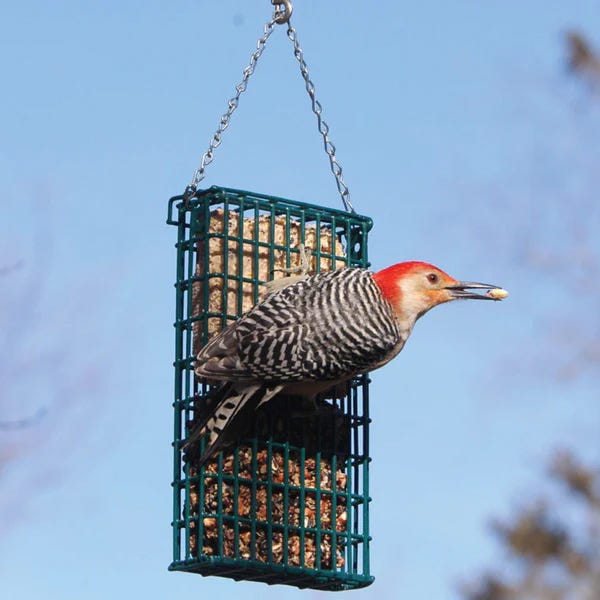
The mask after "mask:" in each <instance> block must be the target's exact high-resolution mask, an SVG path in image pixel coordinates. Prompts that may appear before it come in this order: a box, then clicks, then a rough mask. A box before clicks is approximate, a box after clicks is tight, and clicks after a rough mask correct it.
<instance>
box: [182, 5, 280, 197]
mask: <svg viewBox="0 0 600 600" xmlns="http://www.w3.org/2000/svg"><path fill="white" fill-rule="evenodd" d="M277 15H278V13H277V11H276V14H275V17H274V18H273V20H271V21H269V22H268V23H265V26H264V34H263V36H262V37H261V38H260V39H259V40H258V42H257V43H256V50H255V51H254V53H253V54H252V56H251V57H250V63H249V64H248V66H247V67H246V68H245V69H244V76H243V78H242V81H240V83H238V84H237V85H236V86H235V91H236V94H235V96H233V97H232V98H231V99H230V100H229V102H228V103H227V106H228V108H227V111H226V112H225V113H224V114H223V116H222V117H221V121H220V123H219V127H218V128H217V131H215V133H214V135H213V136H212V138H211V140H210V144H209V146H208V150H207V151H206V152H205V153H204V154H203V155H202V159H201V161H200V167H198V168H197V169H196V170H195V171H194V176H193V177H192V181H191V183H190V184H189V185H188V187H187V188H186V190H185V195H186V196H188V197H189V196H191V195H192V194H193V193H194V192H195V191H196V189H197V188H198V184H199V183H200V182H201V181H202V180H203V179H204V177H205V173H204V171H205V169H206V167H207V166H208V165H209V164H210V163H211V162H212V161H213V158H214V151H215V150H216V149H217V148H218V147H219V146H220V145H221V136H222V135H223V132H224V131H225V130H226V129H227V128H228V127H229V122H230V121H231V115H232V114H233V112H234V111H235V109H236V108H237V107H238V104H239V102H240V96H241V94H242V93H243V92H245V91H246V87H247V86H248V80H249V79H250V76H251V75H252V73H254V69H255V68H256V63H257V62H258V59H259V58H260V57H261V56H262V53H263V52H264V50H265V46H266V43H267V40H268V39H269V36H270V35H271V34H272V33H273V29H274V28H275V24H276V21H275V19H276V18H277Z"/></svg>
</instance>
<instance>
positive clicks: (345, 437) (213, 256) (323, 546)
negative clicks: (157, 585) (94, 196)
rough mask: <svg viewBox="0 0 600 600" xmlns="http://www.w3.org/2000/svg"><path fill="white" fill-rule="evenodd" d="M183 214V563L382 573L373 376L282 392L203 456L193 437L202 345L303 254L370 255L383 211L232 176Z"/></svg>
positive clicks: (239, 570) (244, 572)
mask: <svg viewBox="0 0 600 600" xmlns="http://www.w3.org/2000/svg"><path fill="white" fill-rule="evenodd" d="M168 223H169V224H171V225H175V226H177V231H178V234H177V245H176V247H177V281H176V283H175V288H176V307H177V308H176V320H175V339H176V345H175V353H176V354H175V363H174V365H175V402H174V408H175V433H174V436H175V439H174V444H173V446H174V453H175V462H174V475H173V493H174V495H173V498H174V512H173V562H172V564H171V565H170V569H171V570H174V571H189V572H193V573H199V574H201V575H219V576H223V577H229V578H233V579H236V580H242V579H243V580H252V581H261V582H265V583H269V584H274V583H280V584H288V585H294V586H297V587H300V588H313V589H319V590H346V589H353V588H360V587H364V586H367V585H369V584H370V583H371V582H372V581H373V577H372V576H371V575H370V570H369V541H370V537H369V500H370V498H369V472H368V466H369V460H370V459H369V410H368V400H369V395H368V384H369V379H368V376H366V375H363V376H360V377H357V378H355V379H353V380H351V381H350V382H348V383H347V384H344V386H343V388H342V389H340V387H339V386H338V387H337V388H335V389H332V390H330V391H329V392H326V393H324V394H321V395H320V396H319V398H318V400H317V401H316V403H312V404H311V405H310V406H304V405H302V402H301V401H299V400H298V398H292V397H287V396H279V397H277V398H276V399H274V400H272V401H271V402H269V403H267V404H266V405H265V407H263V408H260V409H259V410H258V411H256V413H255V416H253V417H252V422H249V423H247V427H248V429H247V430H246V431H245V432H242V433H241V434H240V437H239V439H238V440H237V442H236V444H235V446H231V447H226V448H225V449H223V450H222V451H221V452H220V453H218V454H217V455H215V456H214V457H213V458H211V459H210V460H209V461H208V462H206V463H205V464H204V465H203V466H199V465H198V464H197V462H195V461H197V454H194V453H193V452H190V451H186V450H184V449H183V446H184V444H185V441H186V439H187V437H188V436H189V435H190V433H191V432H192V431H193V430H194V424H195V423H196V422H197V421H198V420H199V419H200V418H201V415H202V414H203V413H204V411H205V410H206V409H207V395H208V394H209V392H210V390H211V386H210V385H209V383H208V382H207V381H204V380H202V379H199V378H198V377H197V376H196V375H195V374H194V358H195V356H196V354H197V352H198V350H199V348H201V347H202V346H203V345H204V344H206V343H207V341H208V340H209V339H210V338H211V336H213V335H214V334H215V333H217V332H218V331H220V330H221V329H222V328H223V327H226V326H227V324H228V323H230V322H231V321H232V320H235V319H236V318H237V317H239V316H240V315H241V314H242V313H244V312H245V311H246V310H248V309H249V308H250V307H251V306H252V305H253V304H255V303H256V302H258V301H259V300H260V298H261V295H262V294H263V293H264V285H263V284H264V283H265V282H266V281H268V280H270V279H272V278H274V277H275V278H278V277H284V276H285V275H284V273H283V272H282V271H281V270H282V269H288V270H289V269H290V268H292V269H293V268H294V267H296V266H298V265H299V264H300V259H301V248H302V247H304V248H306V249H307V250H308V249H310V251H311V252H310V270H311V271H312V272H319V271H325V270H330V269H336V268H340V267H344V266H352V267H367V266H368V265H369V263H368V257H367V239H368V233H369V230H370V229H371V226H372V222H371V220H370V219H369V218H368V217H364V216H359V215H357V214H356V213H353V212H345V211H340V210H334V209H328V208H323V207H320V206H315V205H312V204H306V203H304V202H295V201H292V200H285V199H282V198H276V197H272V196H266V195H261V194H254V193H249V192H244V191H239V190H232V189H227V188H221V187H211V188H209V189H206V190H201V191H197V192H195V193H194V194H193V195H191V196H190V195H189V194H188V195H181V196H175V197H174V198H171V200H170V202H169V218H168Z"/></svg>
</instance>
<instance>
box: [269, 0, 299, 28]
mask: <svg viewBox="0 0 600 600" xmlns="http://www.w3.org/2000/svg"><path fill="white" fill-rule="evenodd" d="M271 4H272V5H273V6H275V15H274V17H273V20H274V21H275V23H277V25H283V24H284V23H287V22H288V21H289V20H290V17H291V16H292V11H293V10H294V9H293V7H292V3H291V0H271Z"/></svg>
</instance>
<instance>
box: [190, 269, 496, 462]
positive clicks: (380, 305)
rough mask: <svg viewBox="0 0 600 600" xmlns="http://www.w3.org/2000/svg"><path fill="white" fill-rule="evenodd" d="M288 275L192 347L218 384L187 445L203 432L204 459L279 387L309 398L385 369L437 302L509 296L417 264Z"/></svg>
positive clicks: (199, 365) (200, 366)
mask: <svg viewBox="0 0 600 600" xmlns="http://www.w3.org/2000/svg"><path fill="white" fill-rule="evenodd" d="M291 279H293V281H294V282H293V283H291V284H290V285H288V286H285V287H282V288H281V289H278V290H276V291H274V292H272V293H271V294H269V295H268V296H267V297H266V298H265V299H264V300H263V301H262V302H260V303H259V304H257V305H256V306H254V307H253V308H252V309H250V310H249V311H248V312H247V313H246V314H244V315H243V316H242V317H240V319H238V320H237V321H236V322H235V323H233V324H231V325H230V326H229V327H227V328H226V329H224V330H223V331H221V332H220V333H219V334H218V335H217V336H216V337H215V338H213V339H212V340H211V341H210V342H209V343H208V344H207V345H206V346H205V347H204V348H202V350H201V351H200V353H199V354H198V357H197V360H196V363H195V371H196V374H197V375H199V376H200V377H205V378H206V379H208V380H209V381H211V382H220V383H221V384H222V385H221V387H220V388H218V390H217V393H216V394H215V395H214V396H215V397H214V399H213V402H212V408H211V410H210V413H209V414H208V415H207V416H206V417H205V418H204V420H203V421H202V422H201V423H199V425H198V427H197V429H196V431H195V432H194V433H192V435H191V436H190V438H189V439H188V440H187V442H186V444H185V445H186V446H189V445H190V444H192V443H194V442H195V441H196V440H197V439H198V437H199V436H200V435H204V434H205V433H208V434H209V437H208V441H207V445H206V448H205V451H204V453H203V454H202V456H201V457H200V464H202V463H203V462H205V461H206V460H207V459H208V458H209V457H210V456H212V455H213V454H214V453H215V452H216V451H217V450H218V449H219V448H220V447H221V445H222V444H223V442H225V441H226V440H227V435H226V434H227V430H228V428H229V427H230V425H231V424H232V422H233V421H234V420H235V419H236V417H237V416H238V415H239V414H240V411H241V409H242V408H244V407H246V408H248V407H254V408H255V409H256V408H258V407H259V406H260V405H262V404H264V403H265V402H267V401H268V400H270V399H271V398H273V397H274V396H275V395H277V394H279V393H286V394H291V395H300V396H315V395H316V394H318V393H320V392H323V391H325V390H328V389H330V388H332V387H333V386H335V385H337V384H339V383H341V382H344V381H347V380H349V379H351V378H352V377H355V376H356V375H359V374H362V373H366V372H369V371H373V370H375V369H378V368H379V367H382V366H383V365H385V364H386V363H387V362H389V361H390V360H391V359H392V358H394V356H396V355H397V354H398V353H399V352H400V350H402V347H403V346H404V344H405V342H406V340H407V339H408V336H409V335H410V332H411V331H412V328H413V326H414V324H415V322H416V321H417V319H419V318H420V317H422V316H423V315H424V314H425V313H426V312H427V311H428V310H429V309H430V308H433V307H434V306H437V305H438V304H442V303H444V302H450V301H451V300H458V299H467V298H473V299H487V300H499V299H501V298H504V297H506V295H508V294H507V292H505V291H504V290H501V289H500V288H497V287H496V286H493V285H487V284H484V283H472V282H464V281H458V280H456V279H454V278H453V277H450V276H449V275H448V274H446V273H444V272H443V271H441V270H440V269H438V268H437V267H434V266H433V265H430V264H427V263H424V262H414V261H413V262H404V263H399V264H396V265H393V266H391V267H388V268H387V269H383V270H382V271H378V272H377V273H372V272H370V271H368V270H366V269H357V268H345V269H339V270H337V271H329V272H325V273H319V274H317V275H313V276H311V277H306V278H291ZM298 279H300V280H298ZM476 289H483V290H488V292H487V293H486V294H480V293H477V292H474V291H471V290H476Z"/></svg>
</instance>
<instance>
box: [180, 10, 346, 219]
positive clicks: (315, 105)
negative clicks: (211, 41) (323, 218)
mask: <svg viewBox="0 0 600 600" xmlns="http://www.w3.org/2000/svg"><path fill="white" fill-rule="evenodd" d="M272 4H274V5H275V14H274V16H273V19H272V20H271V21H269V22H268V23H265V26H264V33H263V36H262V37H261V38H260V39H259V40H258V42H257V43H256V50H255V51H254V53H253V54H252V56H251V57H250V63H249V64H248V66H247V67H246V68H245V69H244V75H243V78H242V81H240V83H238V84H237V85H236V86H235V91H236V94H235V96H233V97H232V98H231V99H230V100H229V102H228V103H227V106H228V108H227V111H226V112H225V113H224V114H223V116H222V117H221V121H220V123H219V127H218V128H217V131H215V133H214V135H213V136H212V138H211V140H210V144H209V146H208V149H207V150H206V152H205V153H204V154H203V155H202V159H201V161H200V167H198V168H197V169H196V170H195V171H194V176H193V177H192V181H191V183H190V184H189V185H188V186H187V188H186V189H185V194H184V195H185V196H186V198H189V197H190V196H191V195H192V194H194V193H195V192H196V190H197V189H198V184H199V183H200V182H201V181H202V180H203V179H204V177H205V173H204V171H205V169H206V167H207V166H208V165H209V164H210V163H211V162H212V161H213V158H214V151H215V150H216V149H217V148H218V147H219V146H220V145H221V139H222V135H223V132H224V131H225V130H226V129H227V128H228V127H229V123H230V121H231V116H232V115H233V112H234V111H235V109H236V108H237V107H238V104H239V101H240V96H241V94H242V93H243V92H245V91H246V88H247V86H248V80H249V79H250V76H251V75H252V74H253V73H254V69H255V68H256V63H257V62H258V59H259V58H260V57H261V56H262V53H263V52H264V50H265V46H266V43H267V40H268V39H269V36H270V35H271V34H272V33H273V29H274V28H275V25H276V24H278V23H288V30H287V36H288V38H289V39H290V40H291V42H292V43H293V44H294V56H295V57H296V59H297V60H298V63H299V64H300V73H301V74H302V78H303V79H304V83H305V87H306V91H307V92H308V95H309V97H310V100H311V104H312V111H313V112H314V113H315V115H316V117H317V125H318V128H319V133H320V134H321V135H322V136H323V146H324V148H325V152H326V154H327V156H328V157H329V164H330V166H331V172H332V173H333V176H334V177H335V181H336V184H337V188H338V191H339V193H340V196H341V197H342V202H343V204H344V208H345V209H346V211H347V212H353V213H354V212H356V211H355V210H354V207H353V206H352V203H351V202H350V191H349V190H348V186H347V185H346V184H345V183H344V179H343V177H342V167H341V166H340V164H339V163H338V161H337V159H336V158H335V146H334V145H333V144H332V142H331V140H330V139H329V126H328V125H327V123H326V122H325V120H324V119H323V117H322V113H323V107H322V106H321V103H320V102H319V101H318V100H317V99H316V97H315V85H314V83H313V82H312V81H311V79H310V76H309V73H308V66H307V64H306V61H305V60H304V53H303V52H302V49H301V48H300V43H299V42H298V35H297V34H296V30H295V29H294V28H293V27H292V25H291V23H290V16H291V13H292V6H291V2H289V1H288V0H284V1H282V2H277V0H272ZM281 6H283V8H281Z"/></svg>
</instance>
